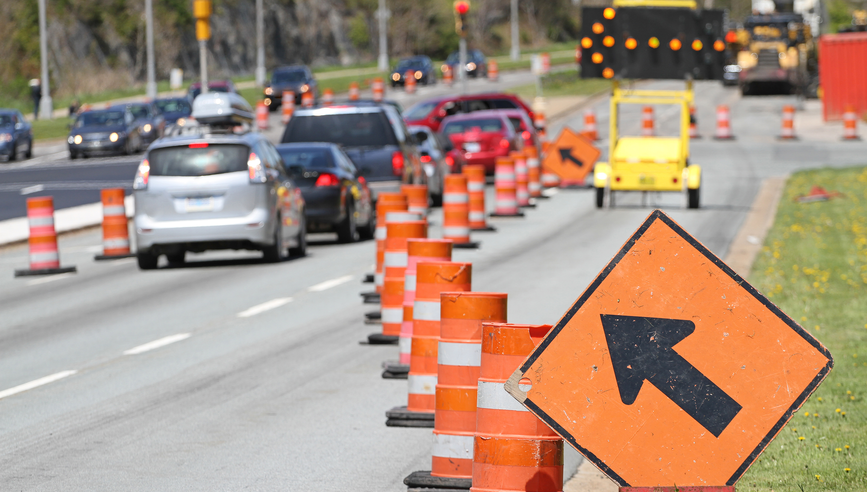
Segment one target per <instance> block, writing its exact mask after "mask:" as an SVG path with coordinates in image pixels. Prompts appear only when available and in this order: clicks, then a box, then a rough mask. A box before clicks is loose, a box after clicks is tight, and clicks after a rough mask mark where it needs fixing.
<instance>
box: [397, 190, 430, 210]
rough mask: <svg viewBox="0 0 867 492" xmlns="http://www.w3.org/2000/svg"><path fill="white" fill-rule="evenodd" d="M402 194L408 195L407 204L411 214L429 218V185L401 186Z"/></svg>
mask: <svg viewBox="0 0 867 492" xmlns="http://www.w3.org/2000/svg"><path fill="white" fill-rule="evenodd" d="M400 192H401V193H403V194H404V195H406V203H407V206H408V210H409V211H410V212H415V213H417V214H421V216H422V217H427V214H428V194H427V185H401V186H400Z"/></svg>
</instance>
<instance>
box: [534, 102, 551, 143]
mask: <svg viewBox="0 0 867 492" xmlns="http://www.w3.org/2000/svg"><path fill="white" fill-rule="evenodd" d="M537 99H538V98H537ZM533 126H535V127H536V134H537V135H539V139H541V140H546V139H547V138H548V133H547V132H546V131H545V130H546V128H547V127H548V122H547V120H546V119H545V112H544V111H543V110H541V109H539V110H536V111H534V112H533Z"/></svg>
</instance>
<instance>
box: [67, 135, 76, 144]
mask: <svg viewBox="0 0 867 492" xmlns="http://www.w3.org/2000/svg"><path fill="white" fill-rule="evenodd" d="M74 141H75V139H74V138H72V135H70V136H69V137H67V139H66V142H67V143H72V142H74Z"/></svg>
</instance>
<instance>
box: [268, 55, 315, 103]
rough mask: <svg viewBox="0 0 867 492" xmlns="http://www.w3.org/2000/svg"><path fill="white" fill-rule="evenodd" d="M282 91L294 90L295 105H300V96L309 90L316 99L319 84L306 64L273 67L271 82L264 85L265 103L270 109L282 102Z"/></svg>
mask: <svg viewBox="0 0 867 492" xmlns="http://www.w3.org/2000/svg"><path fill="white" fill-rule="evenodd" d="M283 91H293V92H295V105H296V106H300V105H301V96H303V95H304V94H305V93H307V92H309V93H311V94H313V99H314V100H316V98H317V96H318V95H319V86H318V85H317V84H316V79H314V78H313V72H311V71H310V69H309V68H307V66H306V65H292V66H288V67H280V68H277V69H274V73H272V74H271V82H270V83H268V85H266V86H265V105H266V106H268V109H270V110H271V111H274V110H276V109H277V108H279V107H280V105H281V104H282V103H283Z"/></svg>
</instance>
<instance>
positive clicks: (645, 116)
mask: <svg viewBox="0 0 867 492" xmlns="http://www.w3.org/2000/svg"><path fill="white" fill-rule="evenodd" d="M654 134H655V132H654V131H653V106H645V107H643V108H642V109H641V136H642V137H652V136H653V135H654Z"/></svg>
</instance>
